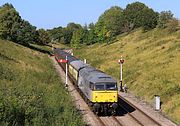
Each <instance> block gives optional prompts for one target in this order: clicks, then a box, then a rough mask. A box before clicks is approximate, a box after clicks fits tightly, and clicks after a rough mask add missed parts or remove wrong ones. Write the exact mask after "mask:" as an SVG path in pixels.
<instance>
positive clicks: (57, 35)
mask: <svg viewBox="0 0 180 126" xmlns="http://www.w3.org/2000/svg"><path fill="white" fill-rule="evenodd" d="M47 31H48V33H49V36H50V39H51V40H52V41H56V42H61V40H62V38H63V27H57V28H53V29H52V30H47ZM63 42H64V41H63Z"/></svg>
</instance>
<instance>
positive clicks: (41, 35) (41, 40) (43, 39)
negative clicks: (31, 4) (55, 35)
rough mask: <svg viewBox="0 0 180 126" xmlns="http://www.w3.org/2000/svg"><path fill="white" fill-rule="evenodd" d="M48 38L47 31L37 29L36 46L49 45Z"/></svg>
mask: <svg viewBox="0 0 180 126" xmlns="http://www.w3.org/2000/svg"><path fill="white" fill-rule="evenodd" d="M50 41H51V40H50V36H49V33H48V32H47V31H45V30H44V29H39V30H38V44H42V45H46V44H48V43H50Z"/></svg>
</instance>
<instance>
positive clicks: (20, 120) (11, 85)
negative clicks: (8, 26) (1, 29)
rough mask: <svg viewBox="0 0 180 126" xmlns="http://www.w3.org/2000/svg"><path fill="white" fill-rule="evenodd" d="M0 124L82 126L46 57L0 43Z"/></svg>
mask: <svg viewBox="0 0 180 126" xmlns="http://www.w3.org/2000/svg"><path fill="white" fill-rule="evenodd" d="M0 47H1V48H0V125H1V126H7V125H8V126H71V125H73V126H75V125H78V126H79V125H80V126H82V125H84V123H83V122H82V117H81V115H80V113H79V112H78V111H77V110H76V109H75V107H74V103H73V102H72V98H71V97H70V96H69V95H68V93H67V92H66V90H65V89H64V86H63V83H62V82H61V80H60V78H59V76H58V75H57V73H56V72H55V69H54V67H53V66H52V62H51V61H50V59H49V58H48V56H47V55H44V54H41V53H39V52H36V51H33V50H30V49H28V48H25V47H23V46H21V45H18V44H15V43H12V42H9V41H8V42H7V41H2V40H0Z"/></svg>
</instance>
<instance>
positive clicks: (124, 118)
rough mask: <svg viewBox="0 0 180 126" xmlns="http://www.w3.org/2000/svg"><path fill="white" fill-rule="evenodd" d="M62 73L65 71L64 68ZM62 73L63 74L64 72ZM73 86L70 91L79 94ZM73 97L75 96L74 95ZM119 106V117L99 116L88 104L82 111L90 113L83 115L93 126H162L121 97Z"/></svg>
mask: <svg viewBox="0 0 180 126" xmlns="http://www.w3.org/2000/svg"><path fill="white" fill-rule="evenodd" d="M54 61H55V60H54ZM59 67H60V66H59ZM61 71H63V70H62V68H61ZM60 73H61V74H62V72H60ZM63 73H64V72H63ZM61 76H65V73H64V75H61ZM63 78H64V77H63ZM69 84H70V80H69ZM71 86H73V87H71V88H70V89H69V90H71V91H72V90H76V92H78V91H77V87H75V86H74V85H73V84H72V83H71ZM73 96H75V95H74V94H73ZM75 99H78V100H76V101H79V99H80V95H77V98H75ZM82 102H84V103H82ZM82 104H86V103H85V101H84V100H83V99H82V100H81V102H80V103H79V106H80V105H82ZM118 104H119V109H118V112H117V115H115V116H97V115H95V114H93V113H92V112H91V110H90V108H88V106H87V104H86V105H85V107H84V106H82V107H81V109H82V110H85V111H86V112H84V113H89V114H83V115H85V118H90V119H87V120H90V121H89V124H88V125H92V126H97V125H98V126H161V125H160V124H159V123H158V122H156V121H155V120H153V119H152V118H151V117H149V116H148V115H147V114H145V113H144V112H142V111H141V110H140V109H138V108H137V107H135V106H134V105H132V104H131V103H129V102H128V101H127V100H126V99H124V98H123V97H121V96H119V103H118ZM87 108H88V109H87ZM89 111H90V112H89ZM92 120H93V121H92Z"/></svg>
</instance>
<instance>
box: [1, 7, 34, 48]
mask: <svg viewBox="0 0 180 126" xmlns="http://www.w3.org/2000/svg"><path fill="white" fill-rule="evenodd" d="M0 38H1V39H6V40H11V41H13V42H17V43H20V44H23V45H28V44H29V43H32V42H34V41H35V40H36V38H37V37H36V27H34V26H32V25H31V24H30V23H29V22H28V21H25V20H23V19H21V17H20V15H19V13H18V12H17V11H16V10H15V8H14V7H13V6H12V5H11V4H5V5H3V6H2V7H0Z"/></svg>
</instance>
